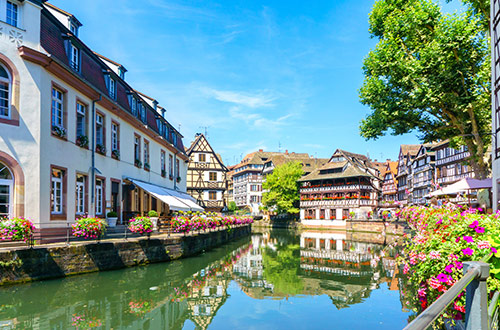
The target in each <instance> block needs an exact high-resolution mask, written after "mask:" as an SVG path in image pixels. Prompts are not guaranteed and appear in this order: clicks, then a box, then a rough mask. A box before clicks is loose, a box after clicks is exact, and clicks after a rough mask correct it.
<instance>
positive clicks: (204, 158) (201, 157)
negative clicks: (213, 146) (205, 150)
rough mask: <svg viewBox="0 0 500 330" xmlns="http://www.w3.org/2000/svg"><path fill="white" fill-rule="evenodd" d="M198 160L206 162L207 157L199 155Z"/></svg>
mask: <svg viewBox="0 0 500 330" xmlns="http://www.w3.org/2000/svg"><path fill="white" fill-rule="evenodd" d="M198 160H199V161H200V162H206V157H205V154H199V155H198Z"/></svg>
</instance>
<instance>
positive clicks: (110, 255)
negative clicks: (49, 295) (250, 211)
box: [0, 225, 251, 285]
mask: <svg viewBox="0 0 500 330" xmlns="http://www.w3.org/2000/svg"><path fill="white" fill-rule="evenodd" d="M250 233H251V226H250V225H243V226H237V227H233V228H231V230H219V231H213V232H203V233H199V234H194V235H187V236H183V235H179V234H177V235H172V237H168V235H161V236H155V237H154V238H151V239H148V238H147V237H138V238H129V239H115V240H108V241H106V242H95V241H92V242H77V243H72V244H71V245H67V244H64V243H58V244H51V245H49V246H36V247H34V248H26V247H16V248H11V249H8V250H4V251H0V285H5V284H14V283H23V282H30V281H37V280H43V279H49V278H57V277H65V276H71V275H77V274H84V273H91V272H98V271H106V270H113V269H120V268H126V267H133V266H138V265H145V264H149V263H157V262H165V261H170V260H175V259H180V258H185V257H189V256H193V255H195V254H197V253H200V252H203V251H205V250H209V249H212V248H215V247H218V246H221V245H223V244H225V243H227V242H230V241H233V240H236V239H238V238H241V237H244V236H249V235H250Z"/></svg>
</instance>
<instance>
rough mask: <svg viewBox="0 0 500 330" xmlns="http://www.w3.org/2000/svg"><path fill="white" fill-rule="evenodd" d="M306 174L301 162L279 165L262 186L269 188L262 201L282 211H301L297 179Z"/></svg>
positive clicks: (268, 206)
mask: <svg viewBox="0 0 500 330" xmlns="http://www.w3.org/2000/svg"><path fill="white" fill-rule="evenodd" d="M303 174H304V171H303V170H302V165H301V164H300V162H288V163H285V164H283V165H280V166H277V167H276V168H275V169H274V171H273V173H271V174H270V175H268V176H267V177H266V181H264V183H263V184H262V188H264V189H266V190H268V191H267V192H265V193H264V194H263V197H262V203H263V204H264V206H265V207H267V208H268V209H275V210H276V212H277V213H278V214H281V213H292V214H295V213H299V209H298V207H297V206H298V203H299V199H300V196H299V184H298V183H297V180H298V179H300V177H301V176H302V175H303Z"/></svg>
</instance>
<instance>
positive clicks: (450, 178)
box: [437, 172, 474, 183]
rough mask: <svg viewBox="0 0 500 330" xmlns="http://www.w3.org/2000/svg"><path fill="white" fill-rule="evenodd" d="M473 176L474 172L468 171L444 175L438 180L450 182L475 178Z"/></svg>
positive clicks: (439, 181)
mask: <svg viewBox="0 0 500 330" xmlns="http://www.w3.org/2000/svg"><path fill="white" fill-rule="evenodd" d="M473 177H474V173H473V172H468V173H463V174H457V175H450V176H444V177H441V178H438V179H437V182H438V183H449V182H455V181H458V180H461V179H463V178H473Z"/></svg>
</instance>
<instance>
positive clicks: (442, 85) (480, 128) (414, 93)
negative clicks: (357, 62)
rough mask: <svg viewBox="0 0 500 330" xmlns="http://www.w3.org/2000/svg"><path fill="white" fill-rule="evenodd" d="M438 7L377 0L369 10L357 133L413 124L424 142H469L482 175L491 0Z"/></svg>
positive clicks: (414, 0) (410, 0) (427, 1)
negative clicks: (458, 9) (369, 41)
mask: <svg viewBox="0 0 500 330" xmlns="http://www.w3.org/2000/svg"><path fill="white" fill-rule="evenodd" d="M462 2H463V5H464V7H465V8H466V9H467V10H465V11H463V12H462V13H454V14H443V13H442V12H441V9H440V7H439V5H438V3H437V1H433V0H378V1H377V2H376V3H375V5H374V7H373V10H372V12H371V13H370V17H369V24H370V33H371V35H372V37H374V38H378V40H379V41H378V43H377V45H376V47H375V49H373V50H372V51H370V53H369V54H368V56H367V57H366V58H365V60H364V65H363V71H364V75H365V80H364V83H363V86H362V87H361V89H360V92H359V94H360V99H361V102H362V103H363V104H365V105H368V106H369V107H370V108H371V112H370V113H369V115H368V116H367V117H366V118H365V119H364V120H362V122H361V126H360V129H361V135H362V136H363V137H365V138H366V139H376V138H378V137H381V136H383V135H385V134H386V133H387V132H390V133H391V134H393V135H400V134H405V133H409V132H411V131H417V132H418V133H419V137H420V138H421V140H422V141H423V142H432V141H437V140H442V139H451V141H452V145H462V144H464V145H466V146H467V147H468V149H469V150H470V152H471V155H472V158H471V160H470V165H471V166H472V168H473V170H474V172H475V173H476V175H477V176H478V177H479V178H485V177H486V176H487V174H488V172H489V171H488V168H489V166H488V163H487V156H488V155H487V154H488V152H487V148H488V145H489V143H490V142H491V135H490V132H491V110H490V109H491V108H490V104H491V101H490V95H491V88H490V86H491V83H490V76H491V68H490V51H489V34H488V26H489V13H488V12H489V1H488V0H463V1H462Z"/></svg>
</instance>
